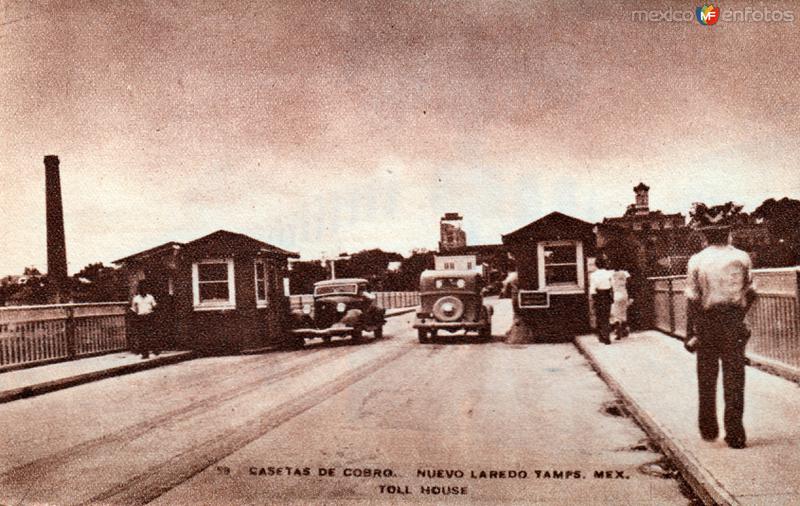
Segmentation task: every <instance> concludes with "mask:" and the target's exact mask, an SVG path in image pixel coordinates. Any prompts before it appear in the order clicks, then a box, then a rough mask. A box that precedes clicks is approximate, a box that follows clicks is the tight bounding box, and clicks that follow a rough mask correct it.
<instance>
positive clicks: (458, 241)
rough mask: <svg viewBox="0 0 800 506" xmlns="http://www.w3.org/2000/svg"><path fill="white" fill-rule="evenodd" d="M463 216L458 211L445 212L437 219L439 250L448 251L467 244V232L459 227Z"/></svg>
mask: <svg viewBox="0 0 800 506" xmlns="http://www.w3.org/2000/svg"><path fill="white" fill-rule="evenodd" d="M462 220H463V218H462V216H461V215H460V214H458V213H445V215H444V216H442V217H441V219H440V220H439V251H440V252H444V251H450V250H454V249H458V248H463V247H464V246H466V245H467V234H466V232H464V231H463V230H462V229H461V222H462Z"/></svg>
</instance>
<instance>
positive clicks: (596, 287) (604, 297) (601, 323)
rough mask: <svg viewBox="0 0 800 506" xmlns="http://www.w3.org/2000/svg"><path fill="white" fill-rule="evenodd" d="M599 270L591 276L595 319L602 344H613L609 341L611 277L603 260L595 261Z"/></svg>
mask: <svg viewBox="0 0 800 506" xmlns="http://www.w3.org/2000/svg"><path fill="white" fill-rule="evenodd" d="M595 266H596V267H597V270H596V271H594V272H592V273H591V274H590V275H589V295H591V296H592V304H593V306H594V318H595V323H596V325H597V333H598V336H599V338H600V342H601V343H603V344H611V339H609V334H610V333H609V328H608V327H609V316H610V312H611V275H612V274H613V272H612V271H610V270H608V269H606V262H605V259H603V258H598V259H597V260H596V261H595Z"/></svg>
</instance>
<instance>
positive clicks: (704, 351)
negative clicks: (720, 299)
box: [696, 306, 749, 446]
mask: <svg viewBox="0 0 800 506" xmlns="http://www.w3.org/2000/svg"><path fill="white" fill-rule="evenodd" d="M744 316H745V311H744V309H742V308H740V307H738V306H717V307H713V308H710V309H708V310H705V311H701V312H700V314H699V315H698V321H697V323H696V329H697V334H698V341H699V342H698V348H697V386H698V398H699V401H700V402H699V411H698V424H699V426H700V435H701V436H702V437H703V438H704V439H709V440H710V439H715V438H716V437H717V435H718V434H719V426H718V425H717V408H716V399H717V376H718V374H719V364H720V362H722V387H723V390H724V398H725V441H726V442H727V443H728V444H729V445H741V446H743V445H744V443H745V440H746V436H745V431H744V426H743V425H742V415H743V413H744V370H745V369H744V368H745V355H744V352H745V345H746V344H747V338H748V337H749V332H748V330H747V327H746V326H745V324H744Z"/></svg>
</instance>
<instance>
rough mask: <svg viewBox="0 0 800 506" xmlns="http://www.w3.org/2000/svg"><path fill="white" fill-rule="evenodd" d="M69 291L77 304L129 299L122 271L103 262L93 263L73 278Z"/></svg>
mask: <svg viewBox="0 0 800 506" xmlns="http://www.w3.org/2000/svg"><path fill="white" fill-rule="evenodd" d="M69 289H70V293H71V294H72V299H73V300H75V301H76V302H113V301H120V300H126V299H127V298H128V286H127V282H126V280H125V279H124V276H123V274H122V271H121V270H120V269H117V268H114V267H108V266H105V265H103V263H102V262H95V263H91V264H89V265H87V266H86V267H84V268H83V269H81V270H80V271H79V272H78V273H77V274H75V275H74V276H72V278H71V280H70V286H69Z"/></svg>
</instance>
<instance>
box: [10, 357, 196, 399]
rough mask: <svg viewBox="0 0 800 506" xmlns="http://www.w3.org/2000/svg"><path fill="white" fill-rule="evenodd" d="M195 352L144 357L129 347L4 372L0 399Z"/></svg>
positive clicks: (177, 359)
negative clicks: (102, 353) (103, 353)
mask: <svg viewBox="0 0 800 506" xmlns="http://www.w3.org/2000/svg"><path fill="white" fill-rule="evenodd" d="M192 356H194V353H193V352H190V351H166V352H163V353H161V354H160V355H159V356H153V355H151V356H150V358H149V359H142V358H141V356H140V355H138V354H136V353H131V352H129V351H119V352H116V353H108V354H105V355H99V356H96V357H89V358H80V359H76V360H69V361H65V362H58V363H55V364H48V365H42V366H38V367H30V368H28V369H17V370H15V371H7V372H3V373H0V403H3V402H9V401H13V400H17V399H23V398H26V397H33V396H35V395H41V394H44V393H47V392H52V391H54V390H60V389H62V388H68V387H72V386H75V385H80V384H81V383H88V382H90V381H97V380H100V379H103V378H109V377H112V376H119V375H122V374H128V373H132V372H137V371H142V370H145V369H151V368H154V367H159V366H163V365H167V364H174V363H176V362H180V361H182V360H187V359H189V358H191V357H192Z"/></svg>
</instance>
